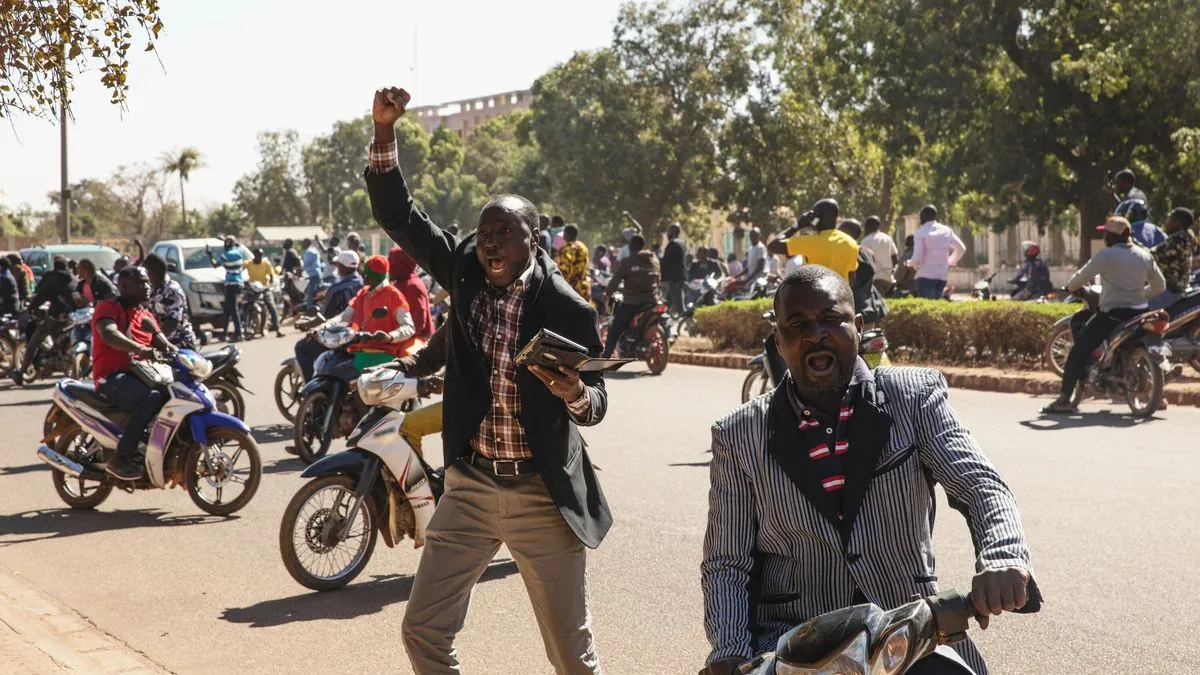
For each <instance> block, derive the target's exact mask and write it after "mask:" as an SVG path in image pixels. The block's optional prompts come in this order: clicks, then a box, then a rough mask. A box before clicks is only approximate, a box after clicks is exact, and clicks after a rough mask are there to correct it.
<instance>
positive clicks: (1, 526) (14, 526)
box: [0, 485, 237, 546]
mask: <svg viewBox="0 0 1200 675" xmlns="http://www.w3.org/2000/svg"><path fill="white" fill-rule="evenodd" d="M46 489H50V486H49V485H47V486H46ZM167 513H168V512H167V511H162V510H160V509H137V510H134V511H76V510H73V509H68V508H63V509H41V510H37V511H24V512H22V513H15V514H12V515H7V516H0V533H3V534H4V535H6V536H8V535H31V536H28V537H23V538H21V539H6V540H4V541H0V546H11V545H13V544H23V543H26V542H30V541H41V540H43V539H61V538H63V537H73V536H76V535H81V534H95V533H97V532H108V531H110V530H128V529H133V528H138V527H178V526H181V525H206V524H209V523H220V522H224V521H226V520H236V518H237V516H225V517H222V516H209V515H203V514H202V515H182V516H180V515H166V514H167Z"/></svg>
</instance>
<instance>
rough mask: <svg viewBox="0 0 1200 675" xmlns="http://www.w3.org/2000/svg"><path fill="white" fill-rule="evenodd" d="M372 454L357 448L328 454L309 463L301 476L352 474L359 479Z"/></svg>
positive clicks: (351, 475) (316, 476)
mask: <svg viewBox="0 0 1200 675" xmlns="http://www.w3.org/2000/svg"><path fill="white" fill-rule="evenodd" d="M370 456H371V455H369V454H368V453H367V452H366V451H364V450H357V449H355V450H346V451H345V452H339V453H337V454H334V455H326V456H324V457H322V458H321V459H318V460H317V461H315V462H313V463H312V464H310V465H308V468H306V469H305V470H304V472H303V473H301V474H300V477H301V478H321V477H322V476H350V477H351V478H353V479H355V480H356V481H357V480H359V479H361V478H362V474H363V470H364V469H366V468H367V464H368V462H367V459H368V458H369V457H370Z"/></svg>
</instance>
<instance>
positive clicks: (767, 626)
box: [701, 265, 1041, 675]
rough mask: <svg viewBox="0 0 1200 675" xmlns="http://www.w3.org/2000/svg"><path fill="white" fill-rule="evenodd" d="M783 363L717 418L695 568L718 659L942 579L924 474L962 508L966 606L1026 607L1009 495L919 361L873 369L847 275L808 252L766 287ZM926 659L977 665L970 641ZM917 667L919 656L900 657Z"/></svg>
mask: <svg viewBox="0 0 1200 675" xmlns="http://www.w3.org/2000/svg"><path fill="white" fill-rule="evenodd" d="M775 313H776V317H777V319H778V323H777V328H776V336H775V337H776V340H777V342H778V344H779V349H780V353H781V355H782V356H783V359H784V361H786V363H787V366H788V375H787V377H785V379H784V381H783V383H782V384H781V385H780V386H779V388H777V389H776V390H775V392H774V393H772V394H768V395H766V396H762V397H760V398H758V399H756V400H753V401H750V402H749V403H747V404H746V405H744V406H742V407H740V408H738V409H737V410H735V411H734V412H733V413H731V414H729V415H728V416H726V417H725V418H723V419H721V420H718V421H717V423H716V424H715V425H714V426H713V448H712V450H713V460H712V469H711V471H712V475H711V490H710V493H709V515H708V532H707V536H706V537H705V543H704V561H703V564H702V566H701V581H702V587H703V590H704V605H705V628H706V630H707V632H708V637H709V641H710V642H711V643H712V646H713V650H712V652H711V653H710V655H709V658H708V664H707V666H706V668H705V669H704V671H702V672H703V673H705V674H706V675H724V674H727V673H733V672H734V670H735V669H736V668H737V666H738V665H739V664H741V663H743V662H745V661H747V660H749V659H750V658H751V657H753V656H754V655H755V654H758V653H761V652H764V651H768V650H770V649H773V647H774V645H775V643H776V641H777V640H778V638H779V637H780V636H781V635H782V634H783V633H785V632H787V631H788V630H790V629H791V628H793V627H795V626H796V625H799V624H801V623H803V622H805V621H807V620H808V619H811V618H813V617H815V616H818V615H820V614H824V613H827V612H830V611H833V610H837V609H841V608H843V607H848V606H852V605H857V604H864V603H868V602H870V603H873V604H875V605H878V606H880V607H883V608H884V609H892V608H894V607H897V606H899V605H902V604H905V603H906V602H908V601H910V599H911V598H912V597H913V596H929V595H933V594H935V593H937V584H936V580H937V577H936V576H935V570H934V556H933V542H932V534H933V509H934V496H933V484H934V482H937V483H941V484H942V486H943V487H944V488H945V490H946V493H947V495H948V496H949V498H950V500H951V504H955V505H956V506H955V508H959V509H960V510H961V511H963V512H964V514H965V515H966V517H967V521H968V524H969V526H970V528H971V535H972V540H973V541H974V542H975V545H976V552H977V560H976V573H977V574H976V576H975V579H974V582H973V585H972V589H971V596H972V599H973V600H974V604H975V609H976V611H977V612H978V613H979V614H980V615H981V616H983V617H984V618H983V619H982V620H981V621H980V625H981V626H982V627H986V626H987V617H988V616H989V615H994V614H1000V613H1001V612H1008V611H1016V610H1022V609H1024V610H1025V611H1035V610H1036V609H1037V607H1038V606H1039V604H1040V600H1041V598H1040V595H1039V593H1038V591H1037V586H1036V584H1034V583H1033V581H1032V566H1031V563H1030V557H1029V549H1028V546H1027V545H1026V543H1025V534H1024V532H1023V530H1022V528H1021V521H1020V516H1019V513H1018V511H1017V505H1016V501H1015V499H1014V498H1013V495H1012V493H1011V492H1010V491H1009V489H1008V487H1007V486H1006V485H1005V484H1004V482H1003V480H1001V478H1000V476H999V475H998V474H997V473H996V470H995V469H994V468H993V467H992V465H991V464H990V463H989V462H988V460H987V458H986V457H984V456H983V453H982V452H981V451H980V449H979V447H978V446H977V445H976V444H975V442H974V441H973V440H972V438H971V436H970V433H969V432H968V431H967V430H966V428H964V427H963V426H962V424H960V423H959V421H958V419H957V417H956V416H955V414H954V411H953V409H951V408H950V406H949V404H948V403H947V387H946V381H945V379H944V378H943V377H942V376H941V375H940V374H939V373H937V372H936V371H933V370H929V369H923V368H878V369H876V370H874V371H871V370H870V369H868V368H867V366H866V364H865V363H864V362H863V360H862V359H860V358H859V357H858V339H859V331H860V330H861V328H862V317H861V316H856V315H855V313H854V297H853V294H852V292H851V290H850V287H849V285H848V284H847V283H846V280H845V279H844V278H843V277H842V276H841V275H839V274H838V273H837V272H834V271H833V270H831V269H829V268H826V267H822V266H820V265H803V266H801V267H800V268H799V269H798V270H796V271H795V272H793V273H792V274H791V275H790V276H788V277H787V278H786V279H785V280H784V282H783V284H782V285H781V286H780V288H779V291H778V292H777V294H776V296H775ZM955 649H956V650H957V651H952V650H950V649H949V648H941V651H939V652H937V653H934V654H933V655H931V656H929V657H926V659H922V661H921V662H919V664H918V668H920V669H921V670H920V671H919V672H922V673H959V672H963V671H962V670H961V668H963V667H965V666H966V665H968V664H969V665H970V667H971V668H973V670H974V672H975V673H979V674H980V675H982V674H983V673H985V672H986V667H985V666H984V664H983V660H982V657H980V656H979V653H978V651H977V650H976V649H975V647H974V644H973V643H971V642H969V641H967V642H964V643H960V644H959V645H956V646H955ZM910 672H911V673H916V672H918V670H917V669H913V670H912V671H910Z"/></svg>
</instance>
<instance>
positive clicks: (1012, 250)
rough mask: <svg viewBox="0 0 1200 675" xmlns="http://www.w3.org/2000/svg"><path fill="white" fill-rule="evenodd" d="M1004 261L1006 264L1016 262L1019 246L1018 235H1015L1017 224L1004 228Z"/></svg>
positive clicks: (1014, 263)
mask: <svg viewBox="0 0 1200 675" xmlns="http://www.w3.org/2000/svg"><path fill="white" fill-rule="evenodd" d="M1004 240H1005V244H1004V249H1005V250H1004V262H1005V263H1006V264H1008V265H1016V264H1017V259H1018V258H1017V253H1018V251H1019V250H1020V248H1021V241H1020V237H1018V236H1017V226H1016V225H1010V226H1008V227H1007V228H1006V229H1005V230H1004Z"/></svg>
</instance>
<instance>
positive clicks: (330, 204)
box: [326, 192, 333, 232]
mask: <svg viewBox="0 0 1200 675" xmlns="http://www.w3.org/2000/svg"><path fill="white" fill-rule="evenodd" d="M326 196H327V197H329V231H330V232H332V231H333V193H332V192H330V193H329V194H328V195H326Z"/></svg>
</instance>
